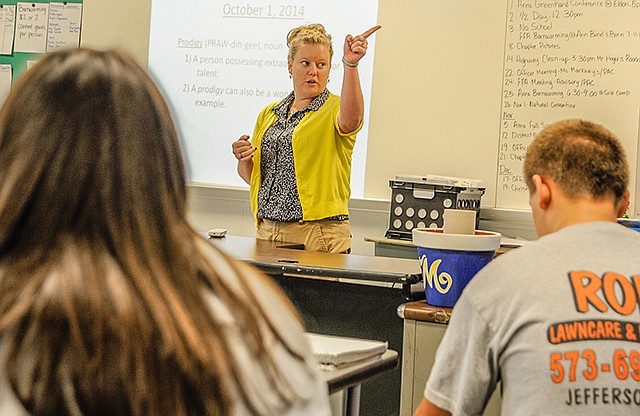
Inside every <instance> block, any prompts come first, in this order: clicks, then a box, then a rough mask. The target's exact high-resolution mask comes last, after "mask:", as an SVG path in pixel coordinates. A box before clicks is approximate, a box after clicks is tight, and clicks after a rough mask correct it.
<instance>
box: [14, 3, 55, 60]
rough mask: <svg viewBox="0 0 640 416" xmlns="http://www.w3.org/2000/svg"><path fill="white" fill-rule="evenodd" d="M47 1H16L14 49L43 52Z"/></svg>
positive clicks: (47, 11) (45, 45)
mask: <svg viewBox="0 0 640 416" xmlns="http://www.w3.org/2000/svg"><path fill="white" fill-rule="evenodd" d="M48 18H49V3H18V12H17V16H16V34H15V43H14V51H15V52H32V53H45V52H46V49H47V22H48V20H49V19H48Z"/></svg>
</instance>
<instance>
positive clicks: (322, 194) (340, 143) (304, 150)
mask: <svg viewBox="0 0 640 416" xmlns="http://www.w3.org/2000/svg"><path fill="white" fill-rule="evenodd" d="M277 104H278V102H275V103H272V104H269V105H268V106H267V107H265V108H264V109H263V110H262V111H261V112H260V114H259V115H258V120H257V121H256V126H255V129H254V131H253V139H252V145H253V146H254V147H255V148H257V150H256V151H255V153H254V154H253V171H252V173H251V187H250V191H249V195H250V200H251V211H252V212H253V216H254V218H255V220H256V225H258V190H259V189H260V184H261V183H262V178H261V173H260V150H261V149H260V148H261V143H262V138H263V137H264V134H265V132H266V131H267V129H268V128H269V127H271V126H272V125H273V124H274V123H275V122H276V121H277V120H278V117H277V116H276V115H275V113H274V111H273V109H274V107H275V106H276V105H277ZM339 111H340V97H339V96H337V95H333V94H330V95H329V97H328V98H327V101H326V102H325V103H324V104H323V105H322V107H320V109H319V110H317V111H309V112H307V113H306V114H305V116H304V117H303V118H302V120H300V123H298V125H297V126H296V128H295V129H294V130H293V140H292V146H293V160H294V162H293V163H294V167H295V170H296V181H297V185H298V194H299V196H300V204H301V205H302V218H303V219H304V220H305V221H313V220H320V219H323V218H327V217H332V216H335V215H340V214H345V215H348V214H349V197H350V196H351V185H350V180H351V156H352V154H353V146H354V145H355V143H356V134H357V133H358V131H360V129H361V128H362V123H361V124H360V126H358V128H357V129H356V130H355V131H353V132H351V133H349V134H344V133H342V132H340V128H339V127H338V113H339Z"/></svg>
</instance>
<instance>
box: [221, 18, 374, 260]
mask: <svg viewBox="0 0 640 416" xmlns="http://www.w3.org/2000/svg"><path fill="white" fill-rule="evenodd" d="M380 27H381V26H374V27H372V28H370V29H369V30H367V31H366V32H364V33H362V34H360V35H357V36H352V35H347V36H346V37H345V41H344V46H343V50H342V67H343V71H344V77H343V82H342V91H341V93H340V96H337V95H334V94H332V93H331V92H329V90H328V89H327V83H328V81H329V72H330V69H331V59H332V58H333V47H332V44H331V35H329V34H328V33H327V32H326V30H325V28H324V27H323V26H322V25H321V24H309V25H303V26H299V27H297V28H294V29H292V30H291V31H290V32H289V34H288V35H287V45H288V47H289V55H288V69H289V77H290V78H291V79H292V81H293V92H291V94H289V95H288V96H287V97H286V98H284V99H283V100H282V101H280V102H276V103H272V104H270V105H268V106H267V107H265V108H264V109H263V110H262V111H261V112H260V114H259V115H258V119H257V122H256V125H255V129H254V132H253V138H252V139H251V140H250V137H249V136H248V135H243V136H241V137H240V138H239V139H238V140H236V141H235V142H233V144H232V151H233V154H234V156H235V157H236V159H238V174H239V175H240V177H242V179H244V181H245V182H247V183H248V184H249V185H250V199H251V209H252V211H253V215H254V217H255V220H256V227H257V231H256V236H257V237H258V238H262V239H265V240H273V241H282V242H288V243H296V244H304V246H305V248H306V249H308V250H315V251H327V252H333V253H349V252H350V251H351V230H350V227H349V207H348V205H349V197H350V195H351V185H350V178H351V156H352V154H353V147H354V145H355V141H356V134H357V133H358V131H359V130H360V129H361V128H362V124H363V119H364V99H363V97H362V89H361V86H360V77H359V74H358V64H359V62H360V60H361V59H362V58H363V57H364V56H365V54H366V52H367V38H368V37H369V36H370V35H371V34H373V33H374V32H375V31H377V30H378V29H380Z"/></svg>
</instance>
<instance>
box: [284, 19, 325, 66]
mask: <svg viewBox="0 0 640 416" xmlns="http://www.w3.org/2000/svg"><path fill="white" fill-rule="evenodd" d="M303 44H304V45H314V44H320V45H324V46H326V47H327V48H328V49H329V58H333V46H332V45H331V35H330V34H328V33H327V31H326V30H325V28H324V26H322V25H321V24H320V23H311V24H308V25H302V26H298V27H296V28H293V29H291V30H290V31H289V33H287V46H288V47H289V57H288V60H289V63H291V62H293V57H294V56H295V55H296V52H297V51H298V48H299V47H300V45H303Z"/></svg>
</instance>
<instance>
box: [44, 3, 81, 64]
mask: <svg viewBox="0 0 640 416" xmlns="http://www.w3.org/2000/svg"><path fill="white" fill-rule="evenodd" d="M81 21H82V3H50V5H49V28H48V33H49V36H48V37H47V52H52V51H55V50H58V49H62V48H67V47H76V48H77V47H78V46H80V25H81Z"/></svg>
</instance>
